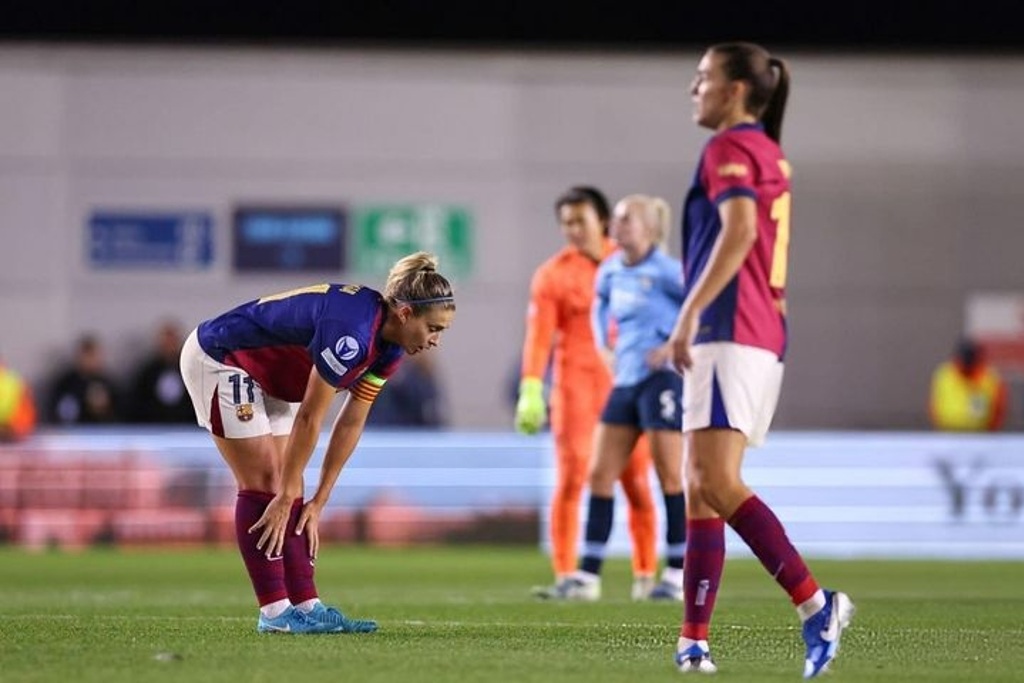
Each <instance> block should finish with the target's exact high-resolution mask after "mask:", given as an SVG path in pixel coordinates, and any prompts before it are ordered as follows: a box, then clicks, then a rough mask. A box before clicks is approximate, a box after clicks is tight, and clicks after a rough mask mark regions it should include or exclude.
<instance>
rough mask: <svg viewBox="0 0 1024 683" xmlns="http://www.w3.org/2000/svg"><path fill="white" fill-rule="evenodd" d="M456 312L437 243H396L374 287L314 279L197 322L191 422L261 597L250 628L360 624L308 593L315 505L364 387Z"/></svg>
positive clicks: (363, 398)
mask: <svg viewBox="0 0 1024 683" xmlns="http://www.w3.org/2000/svg"><path fill="white" fill-rule="evenodd" d="M454 316H455V300H454V298H453V296H452V288H451V285H450V284H449V283H448V280H447V279H445V277H444V276H442V275H441V274H440V273H438V272H437V260H436V259H435V258H434V256H432V255H430V254H426V253H423V252H419V253H416V254H412V255H410V256H406V257H405V258H403V259H401V260H400V261H398V263H396V264H395V265H394V267H393V268H392V269H391V272H390V273H389V274H388V279H387V283H386V285H385V287H384V291H383V292H382V293H381V292H377V291H374V290H373V289H370V288H368V287H362V286H360V285H348V284H321V285H313V286H311V287H304V288H302V289H296V290H292V291H290V292H284V293H282V294H275V295H273V296H266V297H263V298H262V299H256V300H255V301H250V302H248V303H245V304H242V305H241V306H238V307H237V308H234V309H232V310H230V311H228V312H226V313H223V314H222V315H219V316H217V317H215V318H212V319H210V320H207V321H206V322H203V323H201V324H200V325H199V327H198V328H196V329H195V330H194V331H193V332H192V334H191V335H189V337H188V339H187V340H186V342H185V344H184V347H183V349H182V352H181V372H182V376H183V378H184V380H185V386H186V387H187V388H188V392H189V395H190V396H191V397H192V403H193V405H194V406H195V410H196V417H197V420H198V422H199V424H200V425H202V426H203V427H206V429H208V430H209V431H210V433H211V434H212V435H213V441H214V443H215V444H216V445H217V449H218V450H219V451H220V453H221V455H222V456H223V457H224V460H226V461H227V463H228V466H230V467H231V471H232V472H233V473H234V475H235V480H236V481H237V483H238V499H237V501H236V503H235V531H236V534H237V538H238V548H239V550H240V551H241V554H242V559H243V560H244V562H245V567H246V570H247V571H248V573H249V578H250V580H251V581H252V587H253V590H254V591H255V592H256V599H257V601H258V603H259V606H260V616H259V621H258V622H257V630H258V631H260V632H270V633H273V632H285V633H366V632H371V631H375V630H377V623H376V622H375V621H370V620H364V619H349V618H348V617H346V616H345V615H344V614H342V613H341V612H340V611H338V610H337V609H335V608H333V607H327V606H325V605H324V604H323V603H321V602H320V600H319V597H318V596H319V593H318V592H317V588H316V584H315V582H314V580H313V561H314V560H315V558H316V556H317V552H318V550H319V545H320V541H319V536H318V532H317V525H318V522H319V519H320V513H321V511H322V510H323V508H324V505H326V504H327V499H328V497H329V496H330V494H331V489H332V488H333V487H334V482H335V481H336V480H337V478H338V475H339V473H340V472H341V469H342V468H343V467H344V466H345V462H346V461H347V460H348V459H349V456H350V455H352V451H353V450H354V449H355V447H356V444H357V443H358V441H359V437H360V436H361V435H362V433H363V426H364V424H365V423H366V416H367V413H368V412H369V410H370V405H371V404H372V403H373V399H374V398H375V397H376V396H377V394H378V393H379V392H380V390H381V388H382V387H383V386H384V383H385V381H386V380H387V378H388V377H389V376H390V375H391V374H392V373H393V372H394V371H395V369H396V368H397V367H398V364H399V362H400V361H401V358H402V354H403V353H408V354H416V353H422V352H424V351H426V350H428V349H431V348H434V347H435V346H437V345H438V343H439V342H440V339H441V334H442V333H443V332H444V331H445V330H447V329H448V327H449V326H450V325H451V323H452V319H453V318H454ZM341 389H347V390H348V392H349V395H348V396H347V397H346V398H345V402H344V404H343V405H342V407H341V411H340V412H339V413H338V417H337V419H336V420H335V422H334V426H333V428H332V429H331V435H330V440H329V441H328V443H327V450H326V453H325V454H324V461H323V465H322V467H321V470H320V481H319V483H318V485H317V488H316V492H315V493H314V495H313V497H312V498H311V499H310V500H309V501H308V502H306V503H305V504H303V493H304V485H303V471H304V470H305V468H306V464H307V463H308V462H309V459H310V456H311V455H312V453H313V449H314V448H315V447H316V443H317V438H318V437H319V435H320V428H321V423H322V422H323V419H324V416H325V414H326V413H327V410H328V408H329V407H330V405H331V402H332V400H333V399H334V397H335V395H336V393H337V392H338V391H339V390H341Z"/></svg>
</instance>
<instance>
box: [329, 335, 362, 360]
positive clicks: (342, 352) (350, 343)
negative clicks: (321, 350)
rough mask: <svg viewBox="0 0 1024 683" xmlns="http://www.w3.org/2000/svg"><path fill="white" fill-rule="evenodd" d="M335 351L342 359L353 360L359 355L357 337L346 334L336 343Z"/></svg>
mask: <svg viewBox="0 0 1024 683" xmlns="http://www.w3.org/2000/svg"><path fill="white" fill-rule="evenodd" d="M334 353H335V355H337V356H338V358H340V359H341V360H352V359H353V358H355V357H356V356H358V355H359V342H357V341H356V340H355V337H350V336H348V335H345V336H344V337H342V338H341V339H339V340H338V343H337V344H335V345H334Z"/></svg>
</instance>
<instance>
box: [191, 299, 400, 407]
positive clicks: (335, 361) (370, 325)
mask: <svg viewBox="0 0 1024 683" xmlns="http://www.w3.org/2000/svg"><path fill="white" fill-rule="evenodd" d="M386 312H387V304H386V302H385V301H384V298H383V297H382V296H381V294H380V293H379V292H377V291H375V290H373V289H370V288H368V287H362V286H360V285H346V284H319V285H312V286H310V287H303V288H301V289H294V290H291V291H288V292H283V293H281V294H274V295H271V296H265V297H263V298H261V299H256V300H254V301H249V302H247V303H244V304H242V305H241V306H238V307H236V308H234V309H232V310H230V311H227V312H226V313H223V314H221V315H219V316H217V317H215V318H212V319H210V320H207V321H205V322H203V323H201V324H200V325H199V330H198V337H199V345H200V346H201V347H202V349H203V351H205V352H206V353H207V354H208V355H209V356H211V357H212V358H214V359H215V360H217V361H220V362H221V363H224V364H225V365H231V366H233V367H238V368H241V369H243V370H245V371H246V372H247V373H249V375H250V376H252V378H253V379H255V380H256V381H257V382H258V383H259V384H260V386H261V387H262V388H263V390H264V391H265V392H266V393H267V394H269V395H270V396H273V397H275V398H278V399H281V400H283V401H289V402H293V403H297V402H299V401H301V400H302V396H303V394H304V393H305V390H306V383H307V381H308V378H309V372H310V370H311V369H312V368H313V367H314V366H315V367H316V369H317V372H318V373H319V374H320V376H321V377H322V378H323V379H324V380H325V381H326V382H327V383H328V384H330V385H331V386H333V387H336V388H338V389H339V390H340V389H351V390H352V393H353V395H354V396H355V397H356V398H361V399H363V400H368V401H372V400H373V398H374V397H375V396H376V394H377V392H379V391H380V388H381V387H382V386H383V384H384V381H385V380H386V379H387V378H388V377H389V376H390V375H391V374H392V373H394V371H395V370H396V369H397V367H398V364H399V362H400V361H401V359H402V353H403V351H402V348H401V347H400V346H398V345H397V344H392V343H390V342H386V341H384V340H383V339H382V338H381V336H380V329H381V325H382V324H383V323H384V320H385V317H386ZM360 380H362V381H360Z"/></svg>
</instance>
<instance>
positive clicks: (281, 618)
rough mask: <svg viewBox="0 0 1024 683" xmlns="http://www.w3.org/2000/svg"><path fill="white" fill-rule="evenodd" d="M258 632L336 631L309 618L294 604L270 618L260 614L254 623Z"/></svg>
mask: <svg viewBox="0 0 1024 683" xmlns="http://www.w3.org/2000/svg"><path fill="white" fill-rule="evenodd" d="M256 630H257V631H259V632H260V633H336V632H337V630H336V629H335V628H334V627H333V626H331V625H329V624H324V623H322V622H319V621H316V620H314V619H311V618H310V617H309V615H307V614H303V613H302V612H301V611H300V610H298V609H296V608H295V607H294V606H291V607H289V608H288V609H286V610H285V611H283V612H281V614H279V615H277V616H276V617H273V618H270V617H267V616H264V615H263V614H262V613H261V614H260V620H259V622H258V623H257V624H256Z"/></svg>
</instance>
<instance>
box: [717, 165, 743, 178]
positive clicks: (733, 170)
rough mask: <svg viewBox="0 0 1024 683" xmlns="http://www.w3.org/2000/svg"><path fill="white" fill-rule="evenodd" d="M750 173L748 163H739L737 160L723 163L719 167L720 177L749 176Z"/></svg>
mask: <svg viewBox="0 0 1024 683" xmlns="http://www.w3.org/2000/svg"><path fill="white" fill-rule="evenodd" d="M749 173H750V170H749V169H748V168H747V165H746V164H738V163H735V162H731V163H728V164H722V165H721V166H719V167H718V177H719V178H729V177H733V178H743V177H745V176H747V175H748V174H749Z"/></svg>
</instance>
